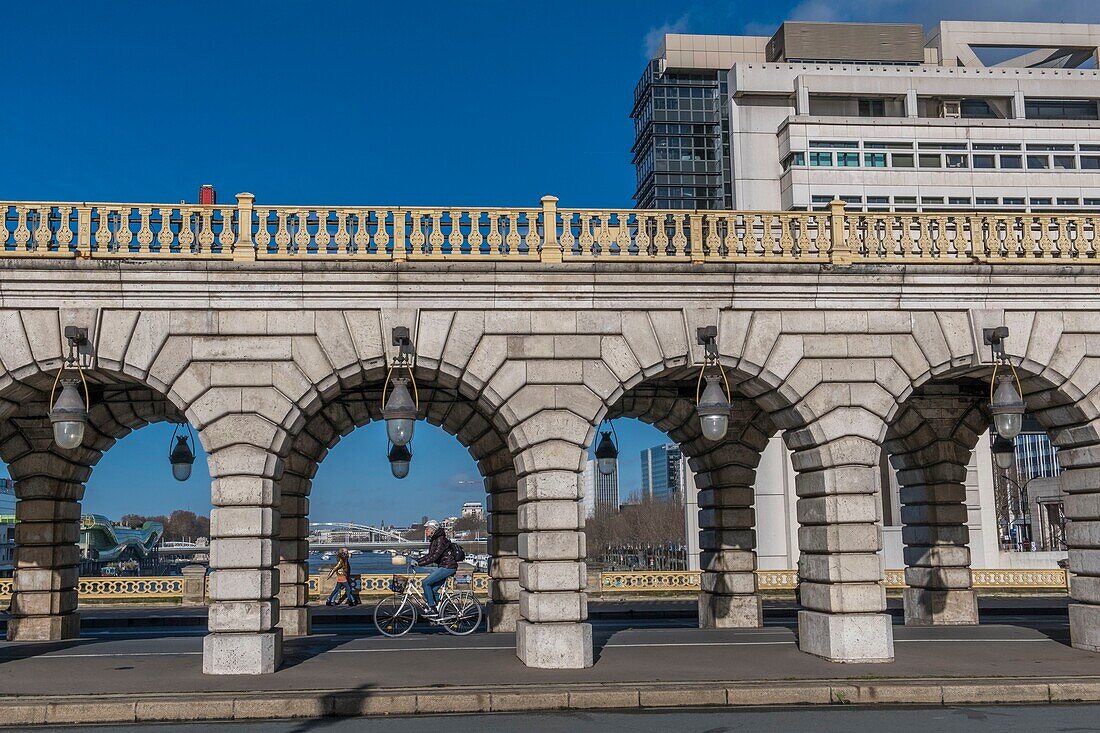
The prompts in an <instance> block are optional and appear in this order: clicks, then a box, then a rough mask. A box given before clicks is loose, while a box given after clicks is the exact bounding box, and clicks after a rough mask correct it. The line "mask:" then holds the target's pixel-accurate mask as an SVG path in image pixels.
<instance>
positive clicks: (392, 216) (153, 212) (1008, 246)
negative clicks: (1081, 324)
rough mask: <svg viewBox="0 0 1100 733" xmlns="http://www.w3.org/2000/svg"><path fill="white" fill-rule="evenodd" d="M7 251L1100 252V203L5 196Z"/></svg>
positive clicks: (1093, 257) (417, 254) (858, 255)
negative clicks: (764, 205)
mask: <svg viewBox="0 0 1100 733" xmlns="http://www.w3.org/2000/svg"><path fill="white" fill-rule="evenodd" d="M0 219H2V222H0V223H2V226H0V257H63V258H72V257H82V258H100V259H110V258H132V259H143V258H144V259H226V260H244V261H253V260H257V259H259V260H279V259H284V260H307V259H325V260H364V261H369V260H383V261H416V260H420V261H431V260H456V259H458V260H467V261H476V260H489V261H516V262H544V263H560V262H605V261H606V262H626V261H630V262H638V261H652V262H689V263H711V262H763V263H784V262H789V263H808V264H815V263H816V264H831V265H850V264H854V263H868V264H890V263H897V264H903V263H930V262H932V263H1010V262H1018V263H1032V264H1044V263H1045V264H1056V263H1097V262H1100V254H1098V249H1100V234H1098V231H1100V229H1098V225H1100V214H1092V213H1081V212H1068V213H1064V214H1063V213H1024V212H1020V213H1011V212H993V213H982V212H954V213H951V212H948V213H921V214H917V213H900V212H898V213H888V212H887V213H872V212H857V211H853V212H846V211H845V210H844V203H843V202H842V201H839V200H838V201H834V202H832V204H830V206H829V209H828V210H827V211H809V212H792V211H784V212H747V211H664V210H635V209H564V208H563V209H559V208H558V205H557V199H556V198H555V197H553V196H546V197H544V198H543V199H542V202H541V206H540V207H537V208H518V209H508V208H488V207H399V206H384V207H352V206H256V205H255V197H254V196H253V195H252V194H238V196H237V202H236V204H229V205H221V204H218V205H199V204H152V203H151V204H130V203H99V202H43V201H0Z"/></svg>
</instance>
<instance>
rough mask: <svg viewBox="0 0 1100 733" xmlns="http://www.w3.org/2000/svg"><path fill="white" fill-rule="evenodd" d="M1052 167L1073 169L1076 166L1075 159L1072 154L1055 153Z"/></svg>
mask: <svg viewBox="0 0 1100 733" xmlns="http://www.w3.org/2000/svg"><path fill="white" fill-rule="evenodd" d="M1054 167H1055V168H1058V169H1059V170H1064V171H1072V170H1075V169H1076V168H1077V159H1076V158H1074V157H1073V156H1072V155H1055V156H1054Z"/></svg>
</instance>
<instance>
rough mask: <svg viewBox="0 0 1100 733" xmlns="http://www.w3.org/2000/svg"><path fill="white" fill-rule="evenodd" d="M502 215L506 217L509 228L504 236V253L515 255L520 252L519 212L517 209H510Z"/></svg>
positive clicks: (506, 224)
mask: <svg viewBox="0 0 1100 733" xmlns="http://www.w3.org/2000/svg"><path fill="white" fill-rule="evenodd" d="M501 216H503V217H504V221H505V226H506V227H507V228H508V234H507V235H506V236H505V237H504V254H507V255H514V254H517V253H518V252H519V242H520V239H519V214H518V213H517V212H515V211H509V212H507V213H505V214H502V215H501Z"/></svg>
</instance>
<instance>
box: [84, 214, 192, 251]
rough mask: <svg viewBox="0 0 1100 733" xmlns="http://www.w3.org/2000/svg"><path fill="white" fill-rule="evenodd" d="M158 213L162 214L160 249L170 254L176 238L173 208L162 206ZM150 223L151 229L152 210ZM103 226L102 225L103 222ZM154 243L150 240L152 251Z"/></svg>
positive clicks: (159, 233)
mask: <svg viewBox="0 0 1100 733" xmlns="http://www.w3.org/2000/svg"><path fill="white" fill-rule="evenodd" d="M157 213H158V214H160V229H159V230H158V231H157V237H156V239H157V244H158V245H159V247H158V250H159V253H160V254H163V255H168V254H171V252H172V243H173V242H174V241H175V239H176V237H175V235H174V234H173V233H172V209H171V208H168V207H163V206H162V207H159V208H157ZM149 225H150V230H151V229H152V212H150V221H149ZM101 226H102V222H101ZM98 238H99V235H98V234H97V235H96V239H98ZM139 241H140V240H139ZM152 245H153V243H152V242H149V251H150V252H152V251H153V248H152Z"/></svg>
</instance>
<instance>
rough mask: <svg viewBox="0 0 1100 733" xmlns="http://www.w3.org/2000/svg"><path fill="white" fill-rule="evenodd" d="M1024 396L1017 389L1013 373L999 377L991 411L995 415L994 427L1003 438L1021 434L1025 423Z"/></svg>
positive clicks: (990, 407) (990, 406) (1010, 438)
mask: <svg viewBox="0 0 1100 733" xmlns="http://www.w3.org/2000/svg"><path fill="white" fill-rule="evenodd" d="M1024 407H1025V405H1024V398H1023V397H1021V396H1020V393H1019V392H1017V391H1016V384H1015V380H1014V379H1013V377H1012V375H1010V374H1005V375H1000V376H998V377H997V389H996V391H994V393H993V402H991V403H990V405H989V412H990V413H992V415H993V428H994V429H995V430H996V431H997V434H998V435H1000V436H1001V437H1002V438H1008V439H1009V440H1012V439H1013V438H1015V437H1016V436H1017V435H1019V434H1020V430H1021V429H1022V428H1023V425H1024Z"/></svg>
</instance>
